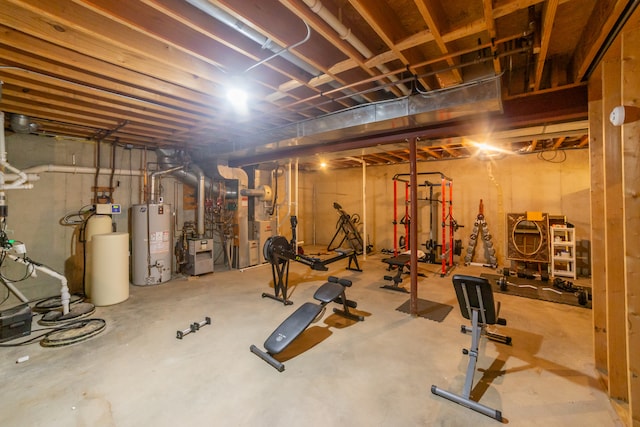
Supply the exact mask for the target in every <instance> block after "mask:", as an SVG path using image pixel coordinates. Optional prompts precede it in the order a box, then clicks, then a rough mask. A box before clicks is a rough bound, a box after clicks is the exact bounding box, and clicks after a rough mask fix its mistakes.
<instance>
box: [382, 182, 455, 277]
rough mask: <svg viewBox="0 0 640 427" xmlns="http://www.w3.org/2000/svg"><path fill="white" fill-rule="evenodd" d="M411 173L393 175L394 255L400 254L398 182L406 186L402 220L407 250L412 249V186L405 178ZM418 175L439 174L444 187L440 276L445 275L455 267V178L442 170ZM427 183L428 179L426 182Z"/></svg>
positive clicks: (441, 185)
mask: <svg viewBox="0 0 640 427" xmlns="http://www.w3.org/2000/svg"><path fill="white" fill-rule="evenodd" d="M410 175H411V174H408V173H401V174H395V175H394V176H393V178H392V179H393V200H394V203H393V253H394V256H398V253H399V250H398V203H397V200H398V182H403V183H404V186H405V216H404V218H403V219H401V220H400V222H401V223H402V222H403V223H404V230H405V235H404V237H405V239H404V241H405V242H407V243H406V248H405V249H406V250H411V245H410V243H408V240H409V239H408V237H409V232H410V229H409V227H410V223H411V218H410V216H409V204H410V203H411V201H410V200H409V188H410V182H409V181H408V180H407V179H406V178H405V177H409V176H410ZM418 175H439V176H440V187H441V189H442V201H441V203H442V217H441V218H442V222H441V229H442V244H441V245H440V246H441V253H440V260H441V266H442V268H441V271H440V276H441V277H444V276H446V275H447V274H448V273H449V272H450V271H451V270H452V269H453V267H454V264H453V252H454V247H455V242H454V231H455V229H456V228H457V223H456V221H455V219H454V218H453V180H452V179H451V178H449V177H447V176H446V175H445V174H443V173H442V172H418V173H416V176H418ZM424 185H427V183H426V181H425V184H424ZM430 185H431V186H433V185H434V184H430ZM447 188H448V189H449V191H448V193H449V198H448V199H447ZM430 203H433V201H430ZM429 226H430V227H432V225H431V224H430V225H429Z"/></svg>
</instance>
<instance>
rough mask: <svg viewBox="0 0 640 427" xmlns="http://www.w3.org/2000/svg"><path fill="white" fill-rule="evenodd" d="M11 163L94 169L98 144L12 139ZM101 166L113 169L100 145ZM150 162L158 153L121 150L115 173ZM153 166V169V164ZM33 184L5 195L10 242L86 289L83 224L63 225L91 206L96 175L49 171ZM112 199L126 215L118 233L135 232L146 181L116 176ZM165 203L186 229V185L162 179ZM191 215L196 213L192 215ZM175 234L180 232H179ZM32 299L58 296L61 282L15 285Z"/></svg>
mask: <svg viewBox="0 0 640 427" xmlns="http://www.w3.org/2000/svg"><path fill="white" fill-rule="evenodd" d="M6 146H7V159H8V161H9V163H10V164H11V165H12V166H14V167H17V168H19V169H21V170H23V169H27V168H29V167H33V166H39V165H48V164H53V165H63V166H72V165H75V166H86V167H95V161H96V143H95V142H89V141H84V140H75V139H64V138H51V137H39V136H34V135H19V134H13V135H7V137H6ZM101 150H102V151H101V167H102V168H110V164H111V147H110V145H109V144H106V143H103V144H102V147H101ZM145 162H155V153H154V152H152V151H148V152H147V153H146V154H145V152H144V151H143V150H140V149H131V150H128V149H124V148H123V147H117V149H116V155H115V166H116V169H124V170H125V171H138V170H142V169H144V167H145ZM151 166H153V165H151ZM39 176H40V179H39V180H38V181H36V182H34V188H33V189H31V190H8V191H7V192H6V196H7V205H8V209H9V211H8V212H9V214H8V217H7V234H8V237H9V238H11V239H16V240H19V241H22V242H24V243H25V245H26V247H27V256H29V257H30V258H32V259H33V260H35V261H38V262H41V263H43V264H45V265H47V266H48V267H49V268H52V269H54V270H56V271H57V272H59V273H62V274H64V275H65V277H67V279H68V280H69V286H70V288H71V290H72V291H80V290H81V289H82V244H80V243H79V242H78V234H79V229H80V227H79V226H64V225H62V224H61V220H62V218H63V217H64V216H65V215H67V214H70V213H74V212H77V211H79V210H80V209H82V208H83V207H85V206H87V205H91V204H92V198H93V191H92V188H93V187H94V185H95V176H94V174H81V173H60V172H44V173H40V174H39ZM109 182H110V175H109V174H108V173H102V174H100V176H99V180H98V186H101V187H108V186H109ZM113 182H114V187H115V190H114V192H113V198H114V202H115V203H119V204H121V205H122V212H123V213H122V214H120V215H114V216H113V219H114V223H115V227H116V231H121V232H130V230H129V212H128V210H129V208H130V207H131V206H132V205H133V204H138V203H141V202H142V201H143V197H144V195H143V185H144V182H143V178H142V177H141V176H133V174H128V173H125V174H123V175H116V176H114V181H113ZM161 185H162V189H163V193H162V195H163V197H164V201H165V203H169V204H171V206H172V210H174V211H175V212H176V217H175V218H176V221H175V224H176V226H175V228H176V229H179V228H180V227H181V226H182V221H183V218H182V216H183V214H182V211H181V206H182V184H181V183H179V182H177V181H176V180H175V179H173V178H171V177H163V179H162V181H161ZM188 214H192V212H188ZM174 234H175V233H174ZM24 272H25V269H24V267H19V266H15V265H8V262H7V261H5V263H4V265H3V266H2V273H3V274H4V275H5V276H7V277H11V278H16V279H17V278H20V277H22V276H23V275H24ZM16 285H17V287H18V288H19V289H21V290H22V291H23V292H24V294H25V295H26V296H27V297H28V298H30V299H36V298H42V297H47V296H53V295H57V294H58V293H59V288H60V283H59V281H57V280H55V279H52V278H49V277H47V276H46V275H45V274H42V273H40V274H38V276H37V278H29V279H28V280H25V281H22V282H19V283H17V284H16Z"/></svg>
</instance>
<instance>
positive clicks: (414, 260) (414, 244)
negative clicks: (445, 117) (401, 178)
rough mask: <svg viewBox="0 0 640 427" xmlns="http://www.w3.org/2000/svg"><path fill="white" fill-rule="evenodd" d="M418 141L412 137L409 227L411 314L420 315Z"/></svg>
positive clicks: (410, 147)
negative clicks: (410, 223) (410, 224)
mask: <svg viewBox="0 0 640 427" xmlns="http://www.w3.org/2000/svg"><path fill="white" fill-rule="evenodd" d="M417 147H418V142H417V138H412V139H411V142H410V143H409V163H410V164H411V167H410V172H411V173H410V175H411V177H410V180H409V181H410V183H411V185H410V187H411V219H412V221H413V225H412V226H411V227H410V229H409V241H410V247H411V260H410V263H411V264H410V265H411V298H410V302H409V305H410V312H411V316H413V317H416V316H417V315H418V160H417V159H418V153H417V152H418V148H417Z"/></svg>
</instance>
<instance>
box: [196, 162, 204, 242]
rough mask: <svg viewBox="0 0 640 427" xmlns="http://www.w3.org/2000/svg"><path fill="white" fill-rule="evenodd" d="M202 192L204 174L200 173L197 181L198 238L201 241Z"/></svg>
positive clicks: (202, 229)
mask: <svg viewBox="0 0 640 427" xmlns="http://www.w3.org/2000/svg"><path fill="white" fill-rule="evenodd" d="M204 191H205V181H204V173H201V174H200V176H199V180H198V225H197V227H198V230H197V233H198V237H199V238H200V239H202V238H203V237H204V231H205V230H204Z"/></svg>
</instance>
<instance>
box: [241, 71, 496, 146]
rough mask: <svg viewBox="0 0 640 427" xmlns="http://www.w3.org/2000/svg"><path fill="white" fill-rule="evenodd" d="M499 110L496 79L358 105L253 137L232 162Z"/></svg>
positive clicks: (491, 78) (494, 77)
mask: <svg viewBox="0 0 640 427" xmlns="http://www.w3.org/2000/svg"><path fill="white" fill-rule="evenodd" d="M495 111H502V98H501V87H500V76H492V77H490V78H486V79H482V80H477V81H474V82H470V83H467V84H464V85H460V86H456V87H454V88H451V89H443V90H440V91H433V92H427V93H425V94H415V95H411V96H408V97H405V98H401V99H396V100H389V101H382V102H377V103H372V104H367V105H362V106H358V107H354V108H350V109H348V110H343V111H340V112H337V113H333V114H328V115H325V116H322V117H318V118H315V119H311V120H306V121H303V122H298V123H295V124H292V125H289V126H285V127H282V128H278V129H274V130H272V131H268V132H263V133H262V134H260V135H256V136H255V137H254V139H253V143H252V146H251V147H250V148H247V149H245V150H236V151H235V152H234V153H233V157H234V158H242V157H244V156H248V155H251V156H255V155H260V154H264V153H270V152H273V151H276V150H278V149H284V148H287V147H291V146H304V145H310V146H311V145H321V144H326V143H331V142H334V141H340V140H345V139H348V138H353V137H360V136H367V135H376V134H378V133H381V132H385V131H389V130H394V131H402V130H410V129H415V128H420V127H426V126H428V125H432V124H435V123H439V122H445V121H448V120H454V119H456V118H460V117H465V116H471V115H476V114H478V113H482V112H487V113H488V112H495Z"/></svg>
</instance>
